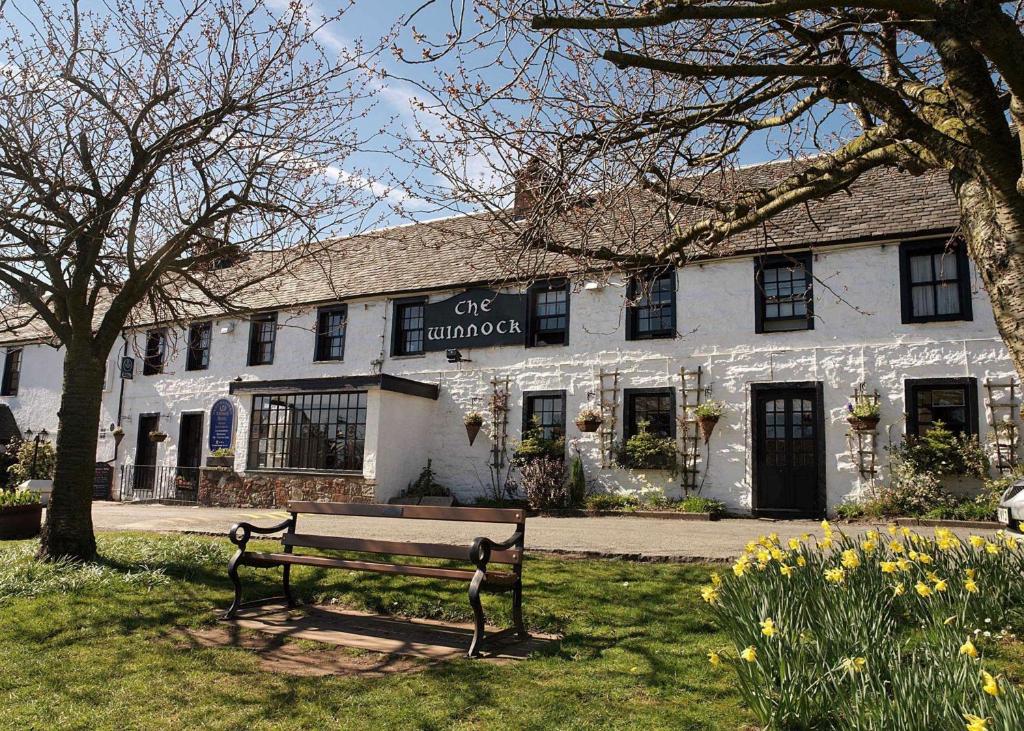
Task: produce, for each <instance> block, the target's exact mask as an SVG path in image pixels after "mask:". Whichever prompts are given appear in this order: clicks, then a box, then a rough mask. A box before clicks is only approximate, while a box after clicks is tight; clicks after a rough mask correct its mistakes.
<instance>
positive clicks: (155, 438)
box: [149, 431, 167, 442]
mask: <svg viewBox="0 0 1024 731" xmlns="http://www.w3.org/2000/svg"><path fill="white" fill-rule="evenodd" d="M166 438H167V435H166V434H165V433H164V432H162V431H151V432H150V433H149V441H151V442H162V441H163V440H165V439H166Z"/></svg>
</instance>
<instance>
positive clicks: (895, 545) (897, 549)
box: [889, 541, 903, 553]
mask: <svg viewBox="0 0 1024 731" xmlns="http://www.w3.org/2000/svg"><path fill="white" fill-rule="evenodd" d="M889 550H890V551H892V552H893V553H903V544H902V543H900V542H899V541H893V542H892V543H890V544H889Z"/></svg>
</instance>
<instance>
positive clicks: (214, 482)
mask: <svg viewBox="0 0 1024 731" xmlns="http://www.w3.org/2000/svg"><path fill="white" fill-rule="evenodd" d="M289 500H314V501H318V502H338V503H372V502H373V500H374V483H373V481H371V480H367V479H365V478H363V477H361V476H360V475H330V476H328V475H297V474H288V473H265V472H258V473H239V472H233V471H231V470H224V469H204V470H202V471H201V473H200V478H199V504H200V505H206V506H210V507H216V508H283V507H286V506H287V504H288V501H289Z"/></svg>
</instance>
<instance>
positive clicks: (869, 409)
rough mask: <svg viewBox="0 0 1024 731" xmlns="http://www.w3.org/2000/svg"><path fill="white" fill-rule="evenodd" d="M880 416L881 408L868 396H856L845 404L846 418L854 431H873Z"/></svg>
mask: <svg viewBox="0 0 1024 731" xmlns="http://www.w3.org/2000/svg"><path fill="white" fill-rule="evenodd" d="M881 418H882V408H881V406H879V405H878V402H877V401H875V400H874V399H870V398H861V397H858V398H856V399H855V400H854V401H853V402H848V403H847V404H846V420H847V421H848V422H850V426H852V427H853V428H854V430H856V431H874V430H875V428H876V427H877V426H878V422H879V421H880V420H881Z"/></svg>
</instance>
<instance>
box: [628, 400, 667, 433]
mask: <svg viewBox="0 0 1024 731" xmlns="http://www.w3.org/2000/svg"><path fill="white" fill-rule="evenodd" d="M630 398H631V400H632V408H631V409H630V411H631V415H632V420H631V422H630V424H629V435H630V436H632V435H634V434H636V433H637V432H639V431H640V427H639V425H640V423H641V422H643V421H646V422H648V427H647V431H648V432H650V433H651V434H654V435H655V436H659V437H670V436H672V434H673V429H672V426H673V423H674V418H675V415H674V414H673V413H672V396H671V395H670V394H667V393H636V394H631V395H630Z"/></svg>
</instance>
